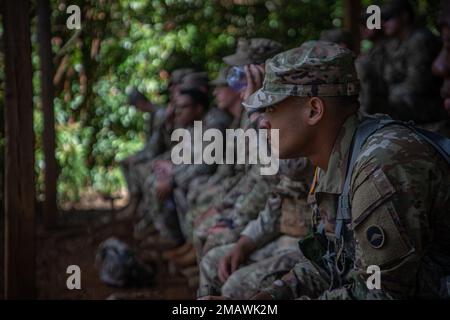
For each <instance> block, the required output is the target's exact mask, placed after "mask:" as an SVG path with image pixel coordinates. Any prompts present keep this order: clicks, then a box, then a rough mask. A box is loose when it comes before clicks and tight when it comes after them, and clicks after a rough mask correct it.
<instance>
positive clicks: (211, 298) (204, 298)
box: [197, 296, 231, 300]
mask: <svg viewBox="0 0 450 320" xmlns="http://www.w3.org/2000/svg"><path fill="white" fill-rule="evenodd" d="M197 300H231V299H230V298H228V297H224V296H204V297H201V298H198V299H197Z"/></svg>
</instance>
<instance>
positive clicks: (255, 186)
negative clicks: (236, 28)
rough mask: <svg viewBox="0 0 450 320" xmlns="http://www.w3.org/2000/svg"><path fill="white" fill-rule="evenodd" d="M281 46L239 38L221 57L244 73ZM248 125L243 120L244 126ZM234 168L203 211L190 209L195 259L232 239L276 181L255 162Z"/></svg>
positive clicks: (254, 214)
mask: <svg viewBox="0 0 450 320" xmlns="http://www.w3.org/2000/svg"><path fill="white" fill-rule="evenodd" d="M281 48H282V47H281V45H280V44H279V43H277V42H275V41H272V40H269V39H262V38H255V39H250V40H245V39H241V40H240V41H239V43H238V46H237V50H236V53H234V54H233V55H231V56H227V57H225V58H224V61H225V62H226V63H227V64H229V65H231V66H234V67H244V68H245V69H246V70H247V71H246V72H247V73H248V72H249V71H248V70H250V69H260V68H262V66H263V64H264V61H265V60H266V59H267V58H269V57H271V56H273V55H274V54H276V53H278V52H280V51H281ZM251 125H252V124H251V123H247V124H245V128H248V127H249V126H251ZM248 147H249V146H246V150H248ZM235 170H236V172H240V173H238V175H239V179H235V177H232V178H231V180H232V182H233V183H231V184H227V186H229V187H230V188H229V189H228V190H224V189H222V191H225V192H223V193H222V194H220V197H217V198H216V199H215V201H214V203H212V204H211V203H209V204H208V208H207V210H206V211H203V210H202V211H203V212H201V211H200V212H199V211H198V210H197V211H192V212H194V213H195V216H194V217H193V218H192V217H191V221H193V223H194V231H193V243H194V246H195V247H196V251H197V258H198V259H200V258H201V256H202V255H203V254H205V253H206V252H207V251H208V250H210V249H211V248H213V247H215V246H220V245H223V244H227V243H232V242H235V241H236V240H237V239H238V238H239V234H240V232H241V231H242V229H243V228H244V227H245V225H246V224H247V223H248V222H249V221H250V220H252V219H254V218H255V217H256V216H257V215H258V213H259V211H260V210H262V209H263V206H264V203H265V202H266V199H267V197H268V195H269V191H270V189H271V187H273V186H274V185H275V184H276V183H277V179H276V177H274V176H262V175H260V167H259V165H246V166H243V165H236V166H235ZM242 170H244V172H242Z"/></svg>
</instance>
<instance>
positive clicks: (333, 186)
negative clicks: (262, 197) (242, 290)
mask: <svg viewBox="0 0 450 320" xmlns="http://www.w3.org/2000/svg"><path fill="white" fill-rule="evenodd" d="M353 60H354V59H353V55H352V54H351V52H349V51H347V50H345V49H343V48H341V47H339V46H337V45H334V44H331V43H328V42H321V41H309V42H306V43H304V44H303V45H302V46H300V47H299V48H295V49H292V50H289V51H287V52H284V53H281V54H279V55H277V56H275V57H274V58H273V59H270V60H269V61H268V62H267V63H266V77H265V80H264V85H263V88H262V89H261V90H259V91H258V92H256V93H255V94H254V95H252V96H251V97H250V98H249V99H247V100H246V101H244V106H245V107H246V108H249V109H250V110H255V111H262V110H264V111H265V112H266V116H267V123H266V125H265V127H266V128H267V127H268V128H272V129H279V130H280V137H281V139H280V144H279V154H280V158H291V157H299V156H306V157H308V158H310V159H311V161H312V162H313V163H314V164H315V165H317V166H318V167H319V172H318V181H317V184H316V185H315V186H313V190H314V193H313V194H314V196H313V201H312V203H313V204H314V207H315V210H314V211H315V212H314V217H315V218H314V219H313V221H314V223H313V228H312V230H311V233H310V234H309V235H308V236H307V237H305V238H304V239H303V240H302V241H300V243H299V244H300V248H301V252H302V254H303V258H302V261H300V262H299V263H297V265H296V266H295V267H294V268H293V269H292V270H291V271H290V272H289V273H288V274H286V275H285V276H283V277H282V278H281V279H280V280H276V281H274V283H273V284H271V285H270V286H268V287H266V288H264V289H263V290H261V291H260V292H259V293H258V294H256V295H255V296H254V297H253V298H255V299H293V298H300V297H307V298H319V299H381V298H387V299H392V298H435V297H439V296H445V295H447V296H448V293H449V288H448V275H449V274H450V255H449V252H450V250H449V249H450V232H449V231H450V216H449V215H448V212H449V208H450V178H449V177H450V175H449V174H450V167H449V164H448V162H447V161H446V160H445V159H444V157H443V156H442V155H441V154H440V153H438V152H437V151H436V150H437V149H436V148H435V147H433V146H432V145H431V144H429V143H428V142H426V141H425V140H424V138H423V136H421V135H419V134H417V133H416V131H413V130H411V129H410V128H409V127H406V126H404V125H401V124H391V125H387V126H384V127H381V128H380V129H378V130H375V132H372V133H370V134H369V136H368V138H367V139H366V140H365V141H363V143H362V145H361V149H360V152H358V154H357V156H356V157H355V159H356V161H354V162H351V163H352V166H351V167H349V168H347V164H348V163H350V161H349V156H350V150H351V148H352V141H353V137H354V135H355V132H356V130H357V129H358V130H360V129H361V128H358V127H359V125H360V123H361V117H360V114H358V112H357V111H358V107H359V104H358V102H357V93H358V80H357V76H356V71H355V68H354V64H353ZM348 170H351V171H350V172H351V175H350V176H349V178H350V179H349V180H348V182H347V183H345V180H346V175H347V171H348ZM345 190H348V191H349V194H348V198H347V200H348V203H347V204H346V203H345V202H342V203H341V206H340V207H339V208H338V201H339V196H340V195H341V193H343V192H344V191H345ZM344 200H345V199H344ZM341 201H343V200H342V199H341ZM344 209H348V210H349V211H348V213H349V215H350V217H349V218H350V220H351V222H350V223H347V222H348V221H346V220H341V219H339V220H337V213H338V212H341V211H342V210H344ZM338 210H339V211H338ZM344 222H345V223H344ZM337 226H339V227H340V229H337V228H336V227H337ZM339 230H346V232H345V233H344V234H345V235H346V236H345V237H342V236H341V233H340V232H338V231H339ZM336 234H337V235H339V237H338V238H337V237H336ZM371 265H374V266H377V267H378V268H379V269H380V283H379V284H380V287H379V288H377V287H375V288H373V289H369V286H368V285H367V279H368V277H369V276H370V274H369V273H368V272H367V268H368V266H371ZM372 284H373V283H372Z"/></svg>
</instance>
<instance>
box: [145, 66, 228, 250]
mask: <svg viewBox="0 0 450 320" xmlns="http://www.w3.org/2000/svg"><path fill="white" fill-rule="evenodd" d="M198 79H199V77H194V76H193V75H191V77H190V78H189V79H188V77H186V78H185V79H184V80H183V83H182V85H181V88H180V90H181V91H180V94H179V95H178V96H177V98H176V105H175V126H176V128H186V129H188V130H189V131H190V132H191V137H192V138H194V135H193V123H194V121H196V120H202V121H203V128H204V130H207V129H209V128H216V129H218V130H219V131H221V132H223V131H224V130H225V129H226V128H227V127H228V126H229V123H230V122H231V116H230V115H229V114H227V113H225V112H223V111H221V110H219V109H217V108H211V109H210V110H209V111H208V98H207V95H206V94H205V93H204V92H203V90H201V89H200V87H197V85H198V82H197V81H198ZM206 84H207V82H206ZM197 88H199V90H197ZM192 151H194V148H192ZM215 168H216V166H215V165H208V164H205V163H203V164H180V165H173V163H172V161H171V160H170V159H165V160H157V161H155V163H154V170H155V175H153V176H152V177H149V178H148V179H147V181H146V190H147V194H146V215H145V219H146V220H147V221H151V222H152V223H154V226H155V227H156V229H157V230H158V231H159V233H160V237H159V240H158V241H154V240H155V239H151V238H148V239H146V241H145V243H147V244H149V243H150V244H151V243H153V245H152V246H153V247H154V245H158V244H159V245H160V244H161V243H162V242H163V243H165V244H166V245H167V246H168V247H173V246H177V245H180V244H182V243H183V242H184V236H183V234H182V230H181V229H180V223H179V219H178V216H177V212H176V207H175V202H174V200H173V192H174V190H175V189H177V188H186V186H188V185H189V183H190V182H191V181H192V179H194V178H195V177H198V176H201V175H210V174H212V173H213V172H214V170H215ZM160 247H161V246H160Z"/></svg>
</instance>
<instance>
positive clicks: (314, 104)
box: [307, 97, 325, 126]
mask: <svg viewBox="0 0 450 320" xmlns="http://www.w3.org/2000/svg"><path fill="white" fill-rule="evenodd" d="M307 108H308V118H307V123H308V124H309V125H310V126H315V125H316V124H318V123H319V122H320V120H322V118H323V115H324V112H325V103H324V101H323V100H322V99H321V98H318V97H312V98H310V99H309V101H308V102H307Z"/></svg>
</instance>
